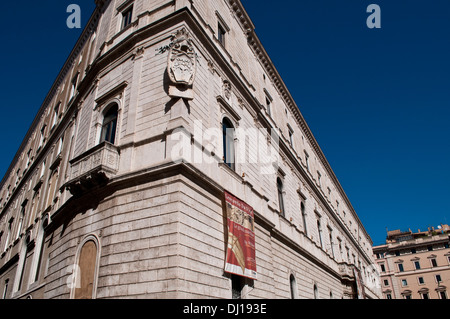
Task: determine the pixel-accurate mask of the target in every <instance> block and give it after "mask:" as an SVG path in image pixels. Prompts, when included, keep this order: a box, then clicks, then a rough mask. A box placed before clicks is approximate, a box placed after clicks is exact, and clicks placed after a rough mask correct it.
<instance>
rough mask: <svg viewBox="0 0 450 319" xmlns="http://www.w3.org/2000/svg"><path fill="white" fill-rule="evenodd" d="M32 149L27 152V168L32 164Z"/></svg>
mask: <svg viewBox="0 0 450 319" xmlns="http://www.w3.org/2000/svg"><path fill="white" fill-rule="evenodd" d="M31 151H32V150H31V149H30V150H29V151H28V153H27V164H26V165H25V169H27V168H28V167H29V166H30V162H31Z"/></svg>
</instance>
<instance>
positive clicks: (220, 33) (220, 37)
mask: <svg viewBox="0 0 450 319" xmlns="http://www.w3.org/2000/svg"><path fill="white" fill-rule="evenodd" d="M226 34H227V31H226V30H225V28H224V27H223V26H222V25H221V24H220V23H219V24H218V26H217V39H218V40H219V42H220V43H221V44H222V45H223V46H225V35H226Z"/></svg>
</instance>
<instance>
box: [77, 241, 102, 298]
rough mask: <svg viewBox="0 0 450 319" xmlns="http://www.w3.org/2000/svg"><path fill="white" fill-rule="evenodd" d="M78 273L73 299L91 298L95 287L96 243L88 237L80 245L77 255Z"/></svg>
mask: <svg viewBox="0 0 450 319" xmlns="http://www.w3.org/2000/svg"><path fill="white" fill-rule="evenodd" d="M78 267H79V268H78V273H77V276H78V278H77V283H79V285H78V286H77V287H76V288H75V294H74V299H92V298H93V296H94V291H95V287H96V275H97V274H96V272H97V243H96V242H95V241H94V240H93V239H88V240H86V241H85V242H84V244H83V246H82V247H81V250H80V254H79V257H78Z"/></svg>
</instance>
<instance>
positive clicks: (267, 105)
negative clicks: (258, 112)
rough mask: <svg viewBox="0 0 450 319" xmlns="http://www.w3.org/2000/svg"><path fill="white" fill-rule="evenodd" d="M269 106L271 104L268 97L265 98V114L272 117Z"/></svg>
mask: <svg viewBox="0 0 450 319" xmlns="http://www.w3.org/2000/svg"><path fill="white" fill-rule="evenodd" d="M271 104H272V102H271V101H270V99H269V98H268V97H266V110H267V114H269V116H272V109H271Z"/></svg>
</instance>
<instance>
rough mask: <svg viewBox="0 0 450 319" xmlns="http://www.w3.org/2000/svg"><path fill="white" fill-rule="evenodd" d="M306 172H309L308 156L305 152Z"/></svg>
mask: <svg viewBox="0 0 450 319" xmlns="http://www.w3.org/2000/svg"><path fill="white" fill-rule="evenodd" d="M305 163H306V170H307V171H308V172H309V154H308V153H306V151H305Z"/></svg>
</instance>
